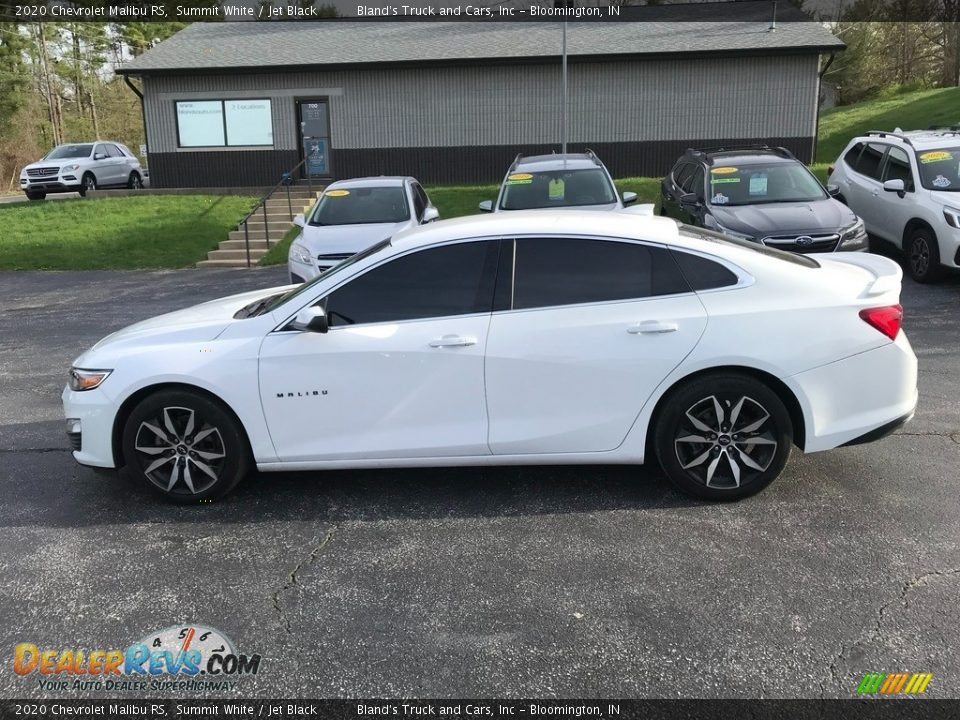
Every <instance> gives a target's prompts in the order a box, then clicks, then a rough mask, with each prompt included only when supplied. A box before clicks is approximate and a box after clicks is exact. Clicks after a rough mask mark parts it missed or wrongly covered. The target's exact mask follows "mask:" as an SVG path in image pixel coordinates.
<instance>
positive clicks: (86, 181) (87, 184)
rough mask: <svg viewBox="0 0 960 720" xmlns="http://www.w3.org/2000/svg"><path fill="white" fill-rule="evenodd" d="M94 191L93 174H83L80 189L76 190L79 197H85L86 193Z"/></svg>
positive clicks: (95, 183) (95, 184) (95, 182)
mask: <svg viewBox="0 0 960 720" xmlns="http://www.w3.org/2000/svg"><path fill="white" fill-rule="evenodd" d="M96 189H97V179H96V178H95V177H94V176H93V173H84V174H83V177H82V178H80V189H79V190H77V192H78V193H80V197H86V196H87V193H88V192H90V191H91V190H96Z"/></svg>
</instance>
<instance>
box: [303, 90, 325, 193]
mask: <svg viewBox="0 0 960 720" xmlns="http://www.w3.org/2000/svg"><path fill="white" fill-rule="evenodd" d="M297 112H298V115H299V116H300V152H301V156H302V157H303V158H305V159H306V163H304V166H303V175H304V177H330V120H329V117H328V114H327V101H326V100H298V101H297Z"/></svg>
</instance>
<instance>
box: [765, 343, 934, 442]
mask: <svg viewBox="0 0 960 720" xmlns="http://www.w3.org/2000/svg"><path fill="white" fill-rule="evenodd" d="M784 381H785V382H786V383H787V385H788V386H789V387H790V388H791V390H793V392H794V394H795V396H796V397H797V399H798V400H799V401H800V404H801V407H802V408H803V411H804V419H805V424H806V433H805V434H806V438H805V443H804V448H803V450H804V452H818V451H821V450H830V449H832V448H836V447H841V446H843V445H853V444H860V443H865V442H871V441H873V440H878V439H879V438H881V437H883V436H884V435H887V434H889V433H891V432H893V431H894V430H896V429H897V428H898V427H900V426H901V425H903V424H904V423H905V422H907V421H908V420H909V419H910V418H911V417H912V415H913V412H914V409H915V408H916V406H917V397H918V395H917V357H916V355H914V353H913V348H911V347H910V342H909V341H908V340H907V337H906V335H904V333H903V332H901V333H900V334H899V335H898V336H897V339H896V340H895V341H894V342H892V343H887V344H885V345H882V346H880V347H878V348H875V349H873V350H868V351H866V352H862V353H858V354H857V355H853V356H851V357H848V358H844V359H843V360H838V361H837V362H833V363H830V364H828V365H823V366H821V367H818V368H814V369H812V370H808V371H806V372H802V373H799V374H797V375H793V376H791V377H789V378H784Z"/></svg>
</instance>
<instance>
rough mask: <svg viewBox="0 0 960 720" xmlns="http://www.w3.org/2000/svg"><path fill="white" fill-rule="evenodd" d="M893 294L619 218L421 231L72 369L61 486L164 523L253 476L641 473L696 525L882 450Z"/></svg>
mask: <svg viewBox="0 0 960 720" xmlns="http://www.w3.org/2000/svg"><path fill="white" fill-rule="evenodd" d="M900 281H901V270H900V268H899V266H897V265H896V264H895V263H894V262H892V261H890V260H888V259H886V258H883V257H879V256H875V255H870V254H864V253H834V254H832V255H831V256H829V257H825V256H818V257H815V258H814V257H810V256H801V255H795V254H790V253H786V252H782V251H779V250H775V249H772V248H768V247H764V246H761V245H757V244H755V243H750V242H746V241H741V240H736V239H731V238H727V237H724V236H723V235H720V234H717V233H714V232H711V231H709V230H704V229H700V228H693V227H689V226H685V225H680V224H679V223H677V222H676V221H675V220H672V219H669V218H659V217H640V216H638V215H636V214H632V215H631V214H628V213H625V212H611V213H596V212H590V211H583V212H580V211H556V212H545V211H532V212H522V213H521V212H517V213H498V214H496V215H493V216H489V215H488V216H477V217H472V218H464V219H458V220H449V221H444V222H438V223H432V224H430V225H428V226H425V227H422V228H418V229H414V230H409V231H405V232H403V233H400V234H398V235H396V236H394V237H393V238H391V239H388V240H383V241H381V242H379V243H377V244H375V245H373V246H371V247H369V248H367V249H366V250H364V251H362V252H360V253H358V254H356V255H354V256H352V257H351V258H350V259H348V260H345V261H344V262H342V263H340V264H339V265H336V266H334V267H333V268H331V269H330V270H328V271H327V272H325V273H323V274H322V275H319V276H317V277H316V278H315V279H314V280H312V281H311V282H308V283H305V284H302V285H299V286H293V287H282V288H273V289H269V290H263V291H258V292H251V293H245V294H241V295H235V296H232V297H228V298H225V299H222V300H216V301H213V302H208V303H204V304H202V305H198V306H196V307H192V308H188V309H186V310H180V311H178V312H173V313H169V314H167V315H162V316H160V317H156V318H153V319H151V320H146V321H144V322H141V323H137V324H135V325H132V326H130V327H128V328H126V329H124V330H121V331H119V332H116V333H114V334H113V335H110V336H108V337H107V338H105V339H103V340H101V341H100V342H99V343H97V344H96V345H95V346H94V347H93V348H92V349H90V350H89V351H87V352H86V353H84V354H83V355H81V356H80V357H79V358H77V360H76V362H75V364H74V367H73V368H72V369H71V371H70V380H69V385H68V387H67V388H66V389H65V390H64V392H63V405H64V409H65V412H66V417H67V418H68V419H67V429H68V433H69V435H70V438H71V440H72V442H73V447H74V457H75V458H76V460H77V461H79V462H80V463H83V464H85V465H91V466H98V467H105V468H113V467H125V468H127V470H128V471H130V473H131V474H132V475H134V476H136V477H138V478H139V479H140V480H142V481H143V482H145V483H146V484H147V485H149V486H150V487H151V488H154V489H156V490H158V491H159V492H160V493H162V494H164V495H165V496H166V497H167V498H169V499H171V500H175V501H179V502H195V501H200V500H204V499H209V498H212V497H216V496H220V495H223V494H224V493H226V492H227V491H229V490H230V489H231V488H233V487H234V486H235V485H236V483H237V482H238V481H239V480H240V479H241V478H242V477H243V476H244V475H245V474H246V473H247V472H248V471H249V470H250V469H251V468H252V467H253V466H256V467H257V468H258V469H260V470H262V471H273V470H322V469H326V468H370V467H415V466H459V465H517V464H551V463H553V464H571V463H630V464H633V463H637V464H639V463H643V462H644V461H645V460H649V459H651V458H653V457H656V458H657V459H658V460H659V462H660V465H661V466H662V468H663V470H664V471H665V473H666V475H667V477H668V478H669V479H670V480H671V481H672V482H673V483H674V484H675V485H676V486H677V487H678V488H679V489H680V490H682V491H684V492H687V493H689V494H692V495H695V496H699V497H702V498H708V499H713V500H728V499H737V498H742V497H744V496H747V495H750V494H752V493H755V492H757V491H758V490H760V489H762V488H763V487H765V486H766V485H767V484H769V483H770V482H771V481H772V480H773V479H774V478H776V477H777V475H779V474H780V472H781V470H783V468H784V465H785V463H786V462H787V456H788V455H789V453H790V449H791V446H792V445H797V446H798V447H800V448H801V449H802V450H804V451H805V452H816V451H821V450H828V449H830V448H836V447H839V446H842V445H851V444H856V443H860V442H867V441H870V440H874V439H877V438H879V437H882V436H883V435H885V434H886V433H888V432H891V431H892V430H894V429H895V428H896V427H898V426H899V425H901V424H903V423H904V422H906V421H907V420H908V419H909V418H910V417H911V416H912V414H913V411H914V407H915V405H916V402H917V361H916V357H915V356H914V354H913V351H912V349H911V347H910V344H909V342H908V341H907V338H906V336H905V335H904V333H903V331H902V330H901V329H900V323H901V317H902V308H901V306H900V304H899V299H900V298H899V295H900Z"/></svg>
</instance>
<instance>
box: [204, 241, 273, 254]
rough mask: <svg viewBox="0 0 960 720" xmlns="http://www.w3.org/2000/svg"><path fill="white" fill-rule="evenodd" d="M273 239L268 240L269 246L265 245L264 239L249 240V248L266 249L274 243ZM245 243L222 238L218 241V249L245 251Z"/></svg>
mask: <svg viewBox="0 0 960 720" xmlns="http://www.w3.org/2000/svg"><path fill="white" fill-rule="evenodd" d="M276 244H277V243H275V242H274V241H273V240H271V241H270V245H269V247H268V246H267V242H266V240H250V250H251V252H252V251H254V250H268V249H269V248H271V247H273V246H274V245H276ZM246 247H247V244H246V243H245V242H244V241H243V240H242V239H240V240H224V241H223V242H222V243H220V247H218V248H217V249H218V250H243V251H244V252H246Z"/></svg>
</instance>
